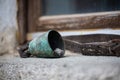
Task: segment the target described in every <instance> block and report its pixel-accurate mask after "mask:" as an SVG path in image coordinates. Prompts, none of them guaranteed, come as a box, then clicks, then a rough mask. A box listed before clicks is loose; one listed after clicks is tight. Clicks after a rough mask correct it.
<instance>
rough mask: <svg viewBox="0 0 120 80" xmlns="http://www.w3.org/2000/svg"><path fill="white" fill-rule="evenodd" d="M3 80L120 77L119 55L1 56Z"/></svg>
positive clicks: (0, 76) (115, 79)
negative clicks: (9, 57)
mask: <svg viewBox="0 0 120 80" xmlns="http://www.w3.org/2000/svg"><path fill="white" fill-rule="evenodd" d="M0 80H120V58H119V57H103V56H100V57H96V56H82V55H72V56H70V55H69V56H65V57H63V58H53V59H51V58H19V57H15V58H12V59H5V58H3V57H0Z"/></svg>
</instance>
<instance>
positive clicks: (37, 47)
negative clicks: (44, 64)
mask: <svg viewBox="0 0 120 80" xmlns="http://www.w3.org/2000/svg"><path fill="white" fill-rule="evenodd" d="M56 48H59V49H61V50H62V51H63V52H62V54H60V55H56V54H55V52H54V51H55V49H56ZM28 51H29V52H30V53H31V54H32V55H34V56H37V57H62V56H63V55H64V53H65V50H64V42H63V40H62V37H61V35H60V34H59V33H58V32H57V31H55V30H49V31H48V32H46V33H45V34H43V35H41V36H39V37H37V38H35V39H33V40H32V41H31V42H30V43H29V48H28Z"/></svg>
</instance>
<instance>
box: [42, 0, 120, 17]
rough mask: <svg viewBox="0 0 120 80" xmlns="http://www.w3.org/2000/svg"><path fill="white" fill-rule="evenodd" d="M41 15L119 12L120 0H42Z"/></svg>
mask: <svg viewBox="0 0 120 80" xmlns="http://www.w3.org/2000/svg"><path fill="white" fill-rule="evenodd" d="M42 4H43V5H42V15H61V14H77V13H90V12H102V11H116V10H120V0H42Z"/></svg>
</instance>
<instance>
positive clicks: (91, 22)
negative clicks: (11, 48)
mask: <svg viewBox="0 0 120 80" xmlns="http://www.w3.org/2000/svg"><path fill="white" fill-rule="evenodd" d="M26 3H27V5H26ZM25 10H26V11H25ZM18 11H19V15H18V24H19V25H18V26H19V29H20V34H21V37H22V38H24V39H22V41H21V43H23V42H24V41H25V39H26V38H25V37H23V36H25V35H26V34H27V33H33V32H38V31H47V30H50V29H54V30H79V29H94V28H120V11H111V12H96V13H86V14H71V15H58V16H42V4H41V0H18ZM23 11H25V12H23ZM22 20H23V21H22Z"/></svg>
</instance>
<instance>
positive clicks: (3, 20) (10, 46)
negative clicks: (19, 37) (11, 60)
mask: <svg viewBox="0 0 120 80" xmlns="http://www.w3.org/2000/svg"><path fill="white" fill-rule="evenodd" d="M16 1H17V0H0V55H2V54H5V53H13V52H14V50H15V46H16V30H17V20H16V19H17V18H16V16H17V2H16Z"/></svg>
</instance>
